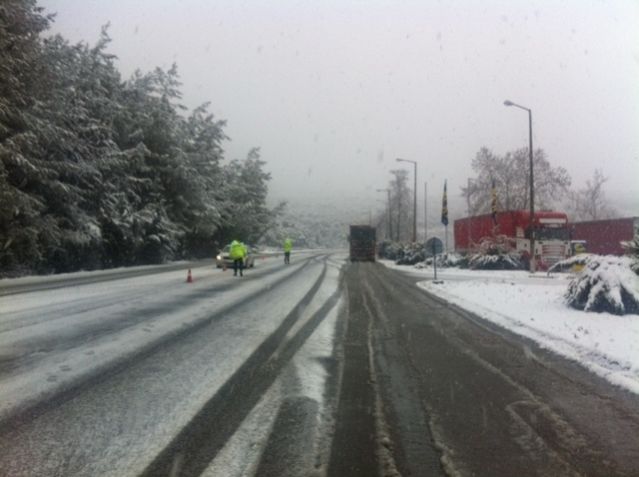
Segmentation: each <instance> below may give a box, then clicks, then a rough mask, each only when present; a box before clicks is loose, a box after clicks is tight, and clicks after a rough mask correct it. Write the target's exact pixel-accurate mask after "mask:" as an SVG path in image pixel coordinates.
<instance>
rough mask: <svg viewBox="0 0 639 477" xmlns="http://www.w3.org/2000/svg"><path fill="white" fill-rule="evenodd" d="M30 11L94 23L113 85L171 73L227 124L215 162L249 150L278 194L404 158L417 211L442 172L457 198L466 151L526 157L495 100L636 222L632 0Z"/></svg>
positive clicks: (59, 25) (521, 134) (515, 125)
mask: <svg viewBox="0 0 639 477" xmlns="http://www.w3.org/2000/svg"><path fill="white" fill-rule="evenodd" d="M39 4H40V5H42V6H44V7H45V8H46V10H47V11H49V12H57V13H58V15H57V18H56V21H55V24H54V26H53V31H54V32H59V33H62V34H63V35H64V36H65V37H67V38H69V39H70V40H72V41H78V40H86V41H88V42H90V43H93V42H95V41H96V39H97V38H98V34H99V30H100V26H101V25H102V24H105V23H107V22H111V29H110V34H111V36H112V37H113V43H112V44H111V47H110V50H111V52H113V53H114V54H116V55H117V56H118V58H119V60H118V65H119V68H120V70H121V71H122V73H123V75H124V76H125V77H128V76H129V75H130V74H131V73H132V72H133V70H135V69H136V68H140V69H142V70H150V69H152V68H154V67H155V66H162V67H167V68H168V67H169V66H170V65H171V63H173V62H176V63H177V64H178V67H179V71H180V74H181V78H182V81H183V83H184V86H183V90H184V101H183V102H184V104H185V105H186V106H188V107H194V106H196V105H198V104H200V103H202V102H205V101H211V104H212V107H211V110H212V112H213V113H214V114H215V115H216V116H217V117H218V118H221V119H226V120H228V127H227V129H226V132H227V134H228V135H229V136H230V137H231V141H230V142H228V143H227V144H226V145H225V150H226V152H227V157H229V158H235V157H238V158H239V157H244V156H245V155H246V152H247V151H248V150H249V149H250V148H251V147H252V146H259V147H261V150H262V156H263V158H264V159H265V160H266V161H267V163H268V170H269V171H270V172H271V173H272V175H273V181H272V189H273V190H274V192H275V194H276V195H277V196H278V197H289V198H293V199H295V198H296V197H300V196H305V197H315V196H318V195H322V196H324V197H335V196H338V195H340V196H341V195H343V194H345V193H347V192H349V193H350V194H349V195H351V194H354V195H358V196H361V197H363V198H367V197H375V196H376V193H375V189H376V188H380V187H385V186H386V185H387V183H388V180H389V178H390V175H389V170H391V169H394V168H397V167H398V164H397V163H396V162H395V158H396V157H403V158H406V159H412V160H416V161H418V163H419V166H418V167H419V171H418V181H419V184H420V185H419V191H420V201H421V200H422V199H421V193H422V191H423V182H424V181H428V184H429V189H430V190H433V194H435V192H434V191H435V190H437V191H438V192H437V194H441V192H439V191H440V190H441V187H442V185H443V181H444V179H445V178H447V179H448V184H449V201H451V202H453V203H452V204H451V206H452V207H454V206H455V203H457V202H459V204H462V203H463V200H462V199H461V198H460V197H459V187H460V186H461V185H463V184H465V182H466V180H467V178H468V177H469V176H471V175H472V174H471V170H470V162H471V160H472V158H473V157H474V155H475V153H476V152H477V151H478V150H479V148H480V147H481V146H487V147H489V148H491V149H493V150H494V151H495V152H497V153H504V152H506V151H508V150H512V149H515V148H519V147H525V146H527V142H528V122H527V121H528V118H527V115H526V113H525V112H524V111H522V110H518V109H515V108H506V107H505V106H503V101H504V100H505V99H510V100H512V101H514V102H517V103H519V104H522V105H525V106H527V107H529V108H531V109H532V110H533V130H534V131H533V132H534V134H533V138H534V143H535V147H540V148H543V149H545V150H546V152H547V153H548V157H549V160H550V161H551V163H552V164H553V165H557V166H563V167H565V168H566V169H567V170H568V172H569V173H570V175H571V176H572V178H573V184H574V185H576V186H577V187H579V186H581V184H583V182H585V180H586V179H588V178H589V177H590V176H591V175H592V173H593V170H594V169H595V168H602V169H603V171H604V174H605V175H607V176H608V177H609V178H610V180H609V183H608V185H607V193H608V195H609V196H610V197H611V198H613V199H614V200H615V201H620V200H623V201H624V202H625V204H626V206H627V207H628V210H630V209H634V213H637V214H639V195H638V194H637V183H638V178H639V33H638V32H639V28H638V25H639V2H638V1H637V0H628V1H623V0H610V1H595V0H564V1H523V0H503V1H486V0H474V1H472V0H464V1H462V0H458V1H393V0H389V1H380V0H366V1H342V0H340V1H337V0H329V1H327V0H323V1H317V2H311V1H290V0H283V1H272V0H264V1H240V0H215V1H213V0H183V1H170V0H108V1H107V0H40V1H39ZM411 182H412V175H411ZM429 196H430V194H429ZM429 200H430V199H429Z"/></svg>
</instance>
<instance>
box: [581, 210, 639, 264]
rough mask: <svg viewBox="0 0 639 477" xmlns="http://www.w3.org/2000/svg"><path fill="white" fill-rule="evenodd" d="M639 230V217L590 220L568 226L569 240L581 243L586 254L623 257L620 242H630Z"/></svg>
mask: <svg viewBox="0 0 639 477" xmlns="http://www.w3.org/2000/svg"><path fill="white" fill-rule="evenodd" d="M637 228H639V217H626V218H621V219H605V220H591V221H588V222H573V223H571V224H570V240H571V241H573V242H574V243H581V244H583V247H584V248H585V251H586V252H588V253H596V254H598V255H623V253H624V250H623V247H622V246H621V242H628V241H631V240H632V239H633V237H634V234H635V230H637Z"/></svg>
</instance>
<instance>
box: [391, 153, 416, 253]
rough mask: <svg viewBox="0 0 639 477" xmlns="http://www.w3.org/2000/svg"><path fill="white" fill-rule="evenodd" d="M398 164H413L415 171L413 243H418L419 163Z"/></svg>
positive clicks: (399, 160)
mask: <svg viewBox="0 0 639 477" xmlns="http://www.w3.org/2000/svg"><path fill="white" fill-rule="evenodd" d="M396 161H397V162H410V163H411V164H413V167H414V171H413V176H414V179H415V185H414V187H413V192H414V193H413V243H415V242H417V162H416V161H411V160H410V159H400V158H397V159H396Z"/></svg>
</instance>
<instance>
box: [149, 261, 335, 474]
mask: <svg viewBox="0 0 639 477" xmlns="http://www.w3.org/2000/svg"><path fill="white" fill-rule="evenodd" d="M326 260H327V259H326V258H324V260H323V262H324V263H323V269H322V273H321V275H320V276H319V277H318V279H317V280H316V282H315V283H314V285H313V286H312V288H311V289H310V290H309V291H308V292H307V294H306V295H305V296H304V297H303V298H302V300H301V301H300V302H299V303H298V304H297V306H296V307H295V308H294V309H293V310H292V311H291V312H290V313H289V314H288V315H287V316H286V318H285V319H284V321H283V322H282V324H281V325H280V326H279V327H278V328H277V329H276V330H275V331H274V332H273V333H272V334H271V335H270V336H269V337H268V338H267V339H266V340H265V341H264V342H262V344H261V345H260V346H259V347H258V348H257V349H256V350H255V351H254V352H253V353H252V354H251V356H250V357H249V358H248V359H247V360H246V361H245V362H244V364H243V365H242V366H241V367H240V368H239V369H238V370H237V371H236V372H235V373H234V374H233V376H231V378H229V379H228V380H227V382H226V383H225V384H224V385H223V386H222V388H220V390H219V391H218V392H217V393H216V394H215V395H214V396H213V397H212V398H211V399H210V400H209V401H208V402H207V403H206V404H205V405H204V406H203V408H202V409H201V410H200V412H199V413H198V414H197V415H196V416H194V417H193V419H192V420H191V422H190V423H189V424H188V425H187V426H186V427H185V428H184V429H183V430H182V431H181V432H180V433H179V434H178V435H177V436H176V437H175V438H174V439H173V441H172V442H171V444H169V445H168V446H167V447H166V448H165V449H164V450H163V451H162V452H161V453H160V454H159V455H158V456H157V458H156V459H155V460H154V461H153V462H152V463H151V464H150V465H149V466H148V467H147V468H146V470H145V471H144V472H143V473H142V476H144V477H152V476H153V477H155V476H158V475H180V476H197V475H200V474H201V473H202V472H203V471H204V470H205V469H206V468H207V466H208V465H209V463H210V462H211V461H212V460H213V459H214V457H215V456H216V454H217V452H219V450H220V449H221V448H222V447H223V446H224V444H225V443H226V441H227V440H228V439H229V438H230V437H231V436H232V435H233V434H234V433H235V431H236V430H237V428H238V427H239V426H240V425H241V423H242V421H243V420H244V418H245V417H246V416H247V415H248V414H249V412H250V411H251V410H252V409H253V407H254V406H255V405H256V404H257V403H258V402H259V400H260V399H261V397H262V395H263V393H264V392H266V390H268V388H269V387H270V386H271V385H272V384H273V382H274V381H275V380H276V379H277V377H278V376H279V374H280V373H281V371H282V370H283V368H284V367H285V366H286V364H287V363H288V362H289V361H290V360H291V359H292V357H293V356H294V354H295V353H296V352H297V351H298V350H299V349H300V348H301V347H302V345H303V344H304V343H305V342H306V340H307V339H308V338H309V336H310V335H311V334H312V333H313V331H315V329H316V328H317V327H318V326H319V325H320V323H321V322H322V320H323V319H324V318H325V317H326V316H327V315H328V313H329V312H330V311H331V309H332V308H333V307H334V306H335V305H336V304H337V302H338V300H339V295H340V292H339V290H337V291H335V292H334V293H333V294H332V295H331V297H330V298H329V299H328V300H327V301H326V302H325V303H324V304H323V305H322V306H321V307H320V309H319V310H318V311H317V312H315V313H314V314H313V315H312V316H311V317H310V318H309V319H308V321H306V323H304V325H303V326H301V327H300V328H299V331H297V332H296V333H295V334H294V335H293V336H291V337H289V338H288V339H287V335H288V333H289V331H290V330H291V328H293V327H294V326H295V325H296V323H297V322H298V319H299V317H300V316H301V315H302V312H303V310H304V308H305V307H306V306H308V305H309V304H310V303H311V301H312V299H313V297H314V296H315V295H316V293H317V291H318V290H319V288H320V286H321V285H322V283H323V281H324V279H325V277H326V266H327V265H326Z"/></svg>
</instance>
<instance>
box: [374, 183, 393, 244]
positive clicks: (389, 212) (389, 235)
mask: <svg viewBox="0 0 639 477" xmlns="http://www.w3.org/2000/svg"><path fill="white" fill-rule="evenodd" d="M377 192H386V193H387V194H388V239H389V240H391V241H392V240H393V226H392V222H391V190H390V189H377Z"/></svg>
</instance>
